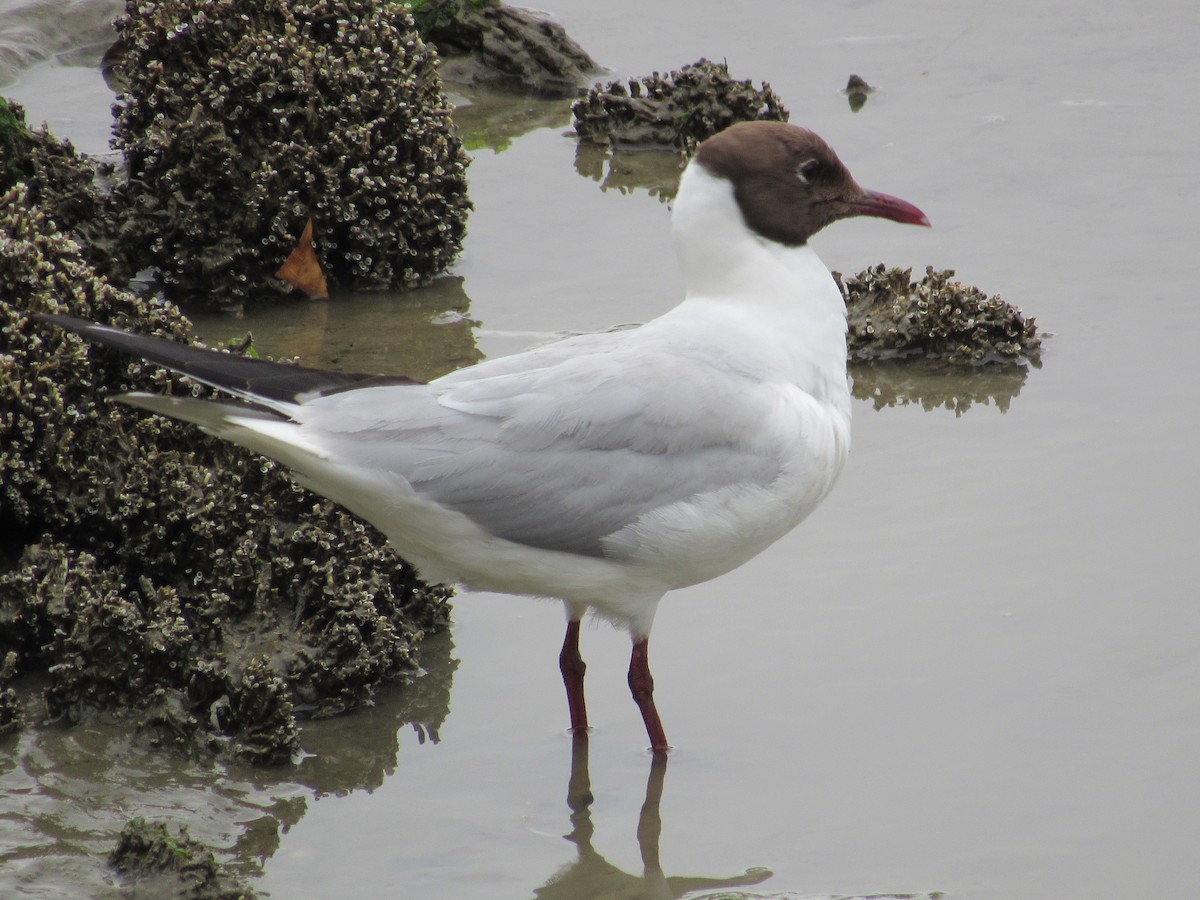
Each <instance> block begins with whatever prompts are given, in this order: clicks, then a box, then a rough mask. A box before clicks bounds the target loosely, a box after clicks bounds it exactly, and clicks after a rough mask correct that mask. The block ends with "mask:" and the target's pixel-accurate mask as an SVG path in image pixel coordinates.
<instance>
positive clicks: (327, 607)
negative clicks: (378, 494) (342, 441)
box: [0, 185, 448, 761]
mask: <svg viewBox="0 0 1200 900" xmlns="http://www.w3.org/2000/svg"><path fill="white" fill-rule="evenodd" d="M43 311H45V312H60V313H69V314H71V315H76V316H83V317H86V318H89V319H93V320H96V321H101V322H110V323H112V324H116V325H120V326H121V327H128V328H133V329H136V330H141V331H146V332H153V333H157V334H160V335H165V336H169V337H171V338H172V339H175V340H186V339H187V336H188V332H189V325H188V323H187V321H186V320H185V319H184V318H183V317H182V316H181V315H180V313H179V312H178V310H177V309H176V308H175V307H173V306H171V305H169V304H163V303H151V302H147V301H145V300H142V299H140V298H138V297H136V296H134V295H132V294H130V293H128V292H126V291H122V290H118V289H117V288H114V287H113V286H111V285H110V284H108V283H107V282H106V281H105V280H103V279H101V278H98V277H97V276H96V275H95V273H94V272H93V271H92V270H91V268H90V267H89V266H88V265H87V262H86V261H85V260H84V259H83V258H82V256H81V254H80V252H79V248H78V246H77V245H76V244H75V243H74V242H73V241H71V240H69V239H68V238H66V237H65V236H64V235H63V234H62V233H61V232H59V231H58V230H57V229H56V228H55V227H54V224H53V223H52V222H51V221H50V220H49V219H48V218H47V217H46V216H45V215H44V213H43V212H42V211H41V210H40V209H38V208H37V207H33V206H31V204H30V203H29V196H28V192H27V191H26V190H25V188H24V186H23V185H18V186H17V187H16V188H14V189H13V190H11V191H9V192H8V193H6V194H4V195H3V196H0V485H2V490H0V535H2V536H3V538H4V541H3V544H2V546H0V563H2V564H3V566H4V568H5V569H6V571H4V572H3V573H2V574H0V654H4V655H7V654H9V653H15V654H16V657H17V662H16V668H17V669H18V670H19V671H26V670H28V669H30V668H31V667H32V666H34V665H48V667H49V673H50V686H49V688H48V689H47V691H46V693H45V702H46V706H47V710H48V712H49V713H50V715H52V716H66V717H67V718H68V719H69V720H72V721H75V720H79V719H82V718H84V717H86V716H88V715H91V714H92V713H93V711H95V710H102V711H110V712H111V711H119V712H120V714H121V716H122V717H123V718H125V719H127V720H130V721H132V722H134V723H136V724H137V725H139V726H141V727H142V728H144V729H146V730H147V731H148V732H149V733H150V734H151V736H152V738H153V739H156V740H159V741H163V742H166V743H172V744H176V745H180V746H183V747H185V748H192V749H198V750H201V751H205V752H207V751H228V752H231V753H237V754H240V755H243V756H247V757H250V758H253V759H257V760H262V761H279V760H285V759H287V758H289V757H290V756H291V755H292V754H293V753H294V752H295V750H296V749H297V746H298V744H297V727H296V710H297V708H300V709H303V710H304V711H305V712H307V713H309V714H315V715H324V714H332V713H336V712H340V711H342V710H345V709H348V708H351V707H353V706H355V705H357V704H361V703H363V702H366V701H368V700H369V699H370V697H371V693H372V690H373V688H374V686H375V685H377V684H379V683H380V682H382V681H383V680H384V679H387V678H390V677H393V676H396V675H400V674H403V673H406V672H413V671H415V670H416V668H417V662H416V656H415V653H416V648H417V646H418V644H419V643H420V641H421V638H422V637H423V634H424V632H426V631H429V630H437V629H439V628H442V627H444V626H445V624H446V621H447V605H446V601H447V597H448V592H447V591H446V590H445V589H443V588H429V587H427V586H425V585H423V584H422V583H421V582H419V581H418V580H417V579H416V577H415V575H414V574H413V572H412V570H411V568H409V567H408V566H407V565H406V564H405V563H404V562H403V561H402V560H400V559H399V558H398V557H397V556H396V555H395V553H394V552H393V551H392V550H391V549H390V548H389V547H387V545H386V543H385V540H384V538H383V537H382V535H380V534H379V533H378V532H376V531H375V530H374V529H372V528H371V527H370V526H368V525H366V524H364V523H362V522H361V521H359V520H357V519H355V518H353V517H352V516H350V515H349V514H348V513H346V512H345V511H343V510H341V509H340V508H338V507H336V506H334V505H333V504H332V503H329V502H328V501H325V500H323V499H321V498H319V497H316V496H315V495H313V494H311V493H309V492H307V491H305V490H304V489H302V488H300V487H299V486H297V485H296V484H295V483H294V482H293V481H291V480H290V479H289V478H288V477H287V476H286V475H285V473H284V472H283V470H282V469H281V468H280V467H279V466H277V465H275V464H274V463H271V462H269V461H267V460H263V459H261V458H259V457H256V456H253V455H252V454H249V453H246V452H244V451H241V450H238V449H236V448H234V447H231V446H230V445H227V444H225V443H223V442H219V441H216V440H215V439H211V438H208V437H206V436H205V435H203V434H202V433H201V432H199V431H198V430H196V429H193V428H189V427H186V426H180V425H178V424H177V423H175V422H171V421H168V420H164V419H160V418H156V417H147V416H145V415H142V414H140V413H137V412H135V411H133V410H130V409H127V408H126V407H124V406H122V405H120V404H114V403H109V402H107V398H109V397H111V396H112V394H114V393H117V392H120V391H124V390H129V389H144V390H158V391H162V390H163V389H170V390H173V391H178V392H196V393H199V392H200V390H201V389H200V388H198V387H195V386H192V385H189V384H187V383H184V382H183V381H181V380H180V379H177V378H176V377H174V376H171V375H168V374H166V373H164V372H163V371H161V370H158V369H156V368H153V367H150V366H147V365H146V364H144V363H143V362H141V361H140V360H129V359H124V358H121V357H120V355H119V354H113V353H110V352H106V351H103V350H99V349H97V348H94V347H89V346H87V345H85V344H83V343H81V342H80V341H78V340H77V339H75V338H74V337H73V336H70V335H68V334H66V333H63V332H59V331H56V330H53V329H48V328H47V327H46V326H44V325H42V324H40V323H37V322H35V321H33V320H32V318H31V316H32V314H33V313H36V312H43Z"/></svg>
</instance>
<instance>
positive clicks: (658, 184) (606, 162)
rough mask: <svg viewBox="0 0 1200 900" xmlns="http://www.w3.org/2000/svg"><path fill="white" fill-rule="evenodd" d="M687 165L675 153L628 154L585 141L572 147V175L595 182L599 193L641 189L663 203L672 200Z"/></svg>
mask: <svg viewBox="0 0 1200 900" xmlns="http://www.w3.org/2000/svg"><path fill="white" fill-rule="evenodd" d="M686 162H687V158H686V157H685V156H684V155H683V154H682V153H680V152H679V151H677V150H662V149H654V150H628V149H623V148H620V147H617V148H614V147H612V146H603V145H601V144H592V143H589V142H587V141H580V142H579V143H578V144H576V146H575V171H576V172H578V173H579V174H580V175H582V176H583V177H584V178H590V179H591V180H592V181H595V182H598V183H599V185H600V190H602V191H608V190H615V191H619V192H620V193H622V194H632V193H633V192H634V191H636V190H639V189H642V190H645V191H646V192H648V193H649V194H650V196H651V197H657V198H658V199H659V201H660V202H662V203H669V202H670V201H671V200H673V199H674V197H675V192H676V191H677V190H679V176H680V175H682V174H683V166H684V163H686Z"/></svg>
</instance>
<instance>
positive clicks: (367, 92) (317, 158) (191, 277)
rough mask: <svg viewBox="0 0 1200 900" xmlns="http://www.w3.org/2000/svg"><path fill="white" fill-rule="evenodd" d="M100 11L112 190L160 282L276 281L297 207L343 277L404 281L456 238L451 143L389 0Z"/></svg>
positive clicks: (182, 2) (186, 294) (427, 268)
mask: <svg viewBox="0 0 1200 900" xmlns="http://www.w3.org/2000/svg"><path fill="white" fill-rule="evenodd" d="M117 28H118V33H119V36H120V42H121V45H122V47H123V49H124V53H125V61H124V63H123V65H122V67H121V72H122V75H123V77H124V78H125V79H126V80H127V87H126V89H125V93H124V94H123V95H122V96H121V97H119V98H118V101H117V104H116V106H115V107H114V111H115V113H116V124H115V128H114V130H115V135H116V138H115V141H114V144H115V146H116V147H117V148H118V149H119V150H121V151H123V153H124V155H125V169H126V171H125V173H124V179H123V181H121V183H120V184H119V185H118V187H117V192H116V193H117V196H118V197H119V198H120V199H121V200H123V201H124V204H125V206H126V208H127V210H128V215H129V228H128V234H127V235H126V239H127V240H128V241H130V242H132V243H133V244H134V245H135V246H144V247H146V248H147V257H146V259H145V263H146V264H148V265H153V266H155V267H156V268H157V269H158V270H159V272H160V274H161V276H162V278H163V280H164V281H165V283H166V285H167V286H168V288H169V289H170V291H171V294H172V296H173V297H174V298H176V299H187V300H189V301H192V302H196V303H200V304H203V305H205V306H210V307H220V306H226V305H231V304H234V303H239V302H245V301H249V300H255V299H259V298H260V297H261V296H263V295H264V294H266V295H269V294H270V293H271V292H272V291H278V290H281V289H283V288H282V287H281V285H280V283H279V282H275V281H274V280H273V279H272V278H271V273H273V272H275V271H276V270H277V269H278V268H279V266H280V264H281V263H282V262H283V261H284V259H286V258H287V256H288V254H289V252H290V251H291V249H292V247H293V246H294V245H295V243H296V239H297V237H298V236H299V235H300V233H301V231H302V229H303V228H304V224H305V221H306V220H307V219H308V217H309V216H311V217H312V218H313V220H314V223H315V232H316V233H315V238H316V245H317V254H318V256H319V258H320V262H321V266H322V268H323V269H324V271H325V272H326V274H327V275H328V276H330V277H331V279H332V280H333V281H334V282H336V283H340V284H343V285H348V286H351V287H355V288H364V287H381V286H398V285H404V286H412V285H417V284H421V283H423V282H424V281H426V280H427V279H429V278H430V277H431V276H433V275H435V274H437V273H438V272H440V271H442V270H443V269H444V268H445V267H446V266H447V265H448V264H449V263H450V262H451V261H452V260H453V259H454V257H455V256H456V255H457V253H458V251H459V249H460V247H461V243H462V238H463V235H464V232H465V227H466V216H467V211H468V209H469V206H470V204H469V201H468V200H467V196H466V174H465V173H466V166H467V162H468V158H467V156H466V154H465V153H464V152H463V149H462V145H461V142H460V141H459V139H458V136H457V134H456V132H455V129H454V125H453V123H452V121H451V119H450V106H449V103H448V101H447V100H446V98H445V96H444V95H443V94H442V91H441V84H440V79H439V77H438V72H437V57H436V52H435V50H434V49H433V48H432V47H430V46H427V45H426V44H425V43H424V42H423V41H422V40H421V38H420V37H419V35H418V34H417V32H416V29H415V26H414V25H413V21H412V18H411V16H410V15H409V13H408V11H407V9H406V7H405V6H404V5H403V4H400V3H380V2H370V0H306V2H304V3H300V4H296V3H292V2H288V0H264V2H260V3H252V4H246V3H243V2H240V0H215V2H214V0H128V3H127V14H126V15H125V16H124V17H122V18H121V19H120V20H118V23H117Z"/></svg>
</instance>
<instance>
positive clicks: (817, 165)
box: [796, 157, 821, 184]
mask: <svg viewBox="0 0 1200 900" xmlns="http://www.w3.org/2000/svg"><path fill="white" fill-rule="evenodd" d="M820 172H821V161H820V160H819V159H816V158H814V157H809V158H808V159H806V160H804V162H802V163H800V165H798V166H796V177H797V178H799V179H800V180H801V181H802V182H804V183H805V184H808V183H809V182H810V181H812V180H813V179H814V178H816V177H817V175H819V174H820Z"/></svg>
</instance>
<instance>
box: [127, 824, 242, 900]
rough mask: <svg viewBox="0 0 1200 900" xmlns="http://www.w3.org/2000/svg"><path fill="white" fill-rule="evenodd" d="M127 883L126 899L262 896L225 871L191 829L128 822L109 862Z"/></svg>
mask: <svg viewBox="0 0 1200 900" xmlns="http://www.w3.org/2000/svg"><path fill="white" fill-rule="evenodd" d="M108 862H109V865H111V866H112V867H113V868H114V869H116V870H117V872H118V873H119V874H120V875H121V876H122V879H123V880H124V881H125V882H126V887H125V890H123V891H122V894H121V895H122V896H131V897H190V898H193V900H253V898H254V897H256V896H257V894H255V893H254V891H252V890H250V888H248V887H246V886H245V885H244V884H242V883H241V882H240V881H239V880H238V879H237V878H235V877H233V876H231V875H229V874H227V873H225V872H223V871H222V870H221V867H220V866H219V865H218V863H217V860H216V857H215V856H214V855H213V852H212V850H210V849H209V848H208V847H206V846H205V845H204V844H202V843H201V842H200V841H197V840H195V839H194V838H193V837H192V836H191V835H190V834H188V828H187V826H186V825H172V824H170V823H167V822H161V821H152V822H147V821H146V820H145V819H144V818H142V817H141V816H139V817H138V818H136V819H131V820H130V821H128V822H127V823H125V827H124V828H122V829H121V836H120V838H118V840H117V846H116V847H115V848H113V851H112V853H111V854H110V855H109V858H108Z"/></svg>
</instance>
